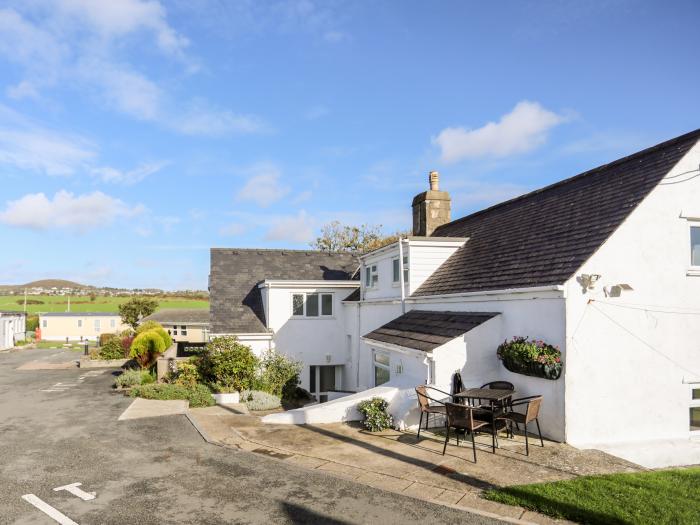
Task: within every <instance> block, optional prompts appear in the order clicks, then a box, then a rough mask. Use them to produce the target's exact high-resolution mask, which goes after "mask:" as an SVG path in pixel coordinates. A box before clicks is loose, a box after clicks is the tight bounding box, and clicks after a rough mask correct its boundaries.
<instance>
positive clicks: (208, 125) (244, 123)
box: [167, 100, 269, 136]
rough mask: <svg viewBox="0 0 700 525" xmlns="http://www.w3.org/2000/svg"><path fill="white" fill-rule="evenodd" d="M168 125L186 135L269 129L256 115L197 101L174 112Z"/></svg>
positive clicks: (251, 131)
mask: <svg viewBox="0 0 700 525" xmlns="http://www.w3.org/2000/svg"><path fill="white" fill-rule="evenodd" d="M167 125H168V126H169V127H170V128H172V129H174V130H175V131H177V132H179V133H182V134H184V135H205V136H207V135H208V136H217V135H225V134H228V133H242V134H254V133H264V132H266V131H269V127H268V125H267V124H266V123H265V122H263V120H262V119H260V118H259V117H256V116H255V115H239V114H236V113H233V112H231V111H228V110H224V109H216V108H211V107H208V106H207V105H206V104H204V103H203V102H202V101H201V100H198V101H195V102H194V103H193V104H191V105H190V108H189V109H187V110H186V111H184V112H181V113H176V114H173V116H172V117H170V118H168V119H167Z"/></svg>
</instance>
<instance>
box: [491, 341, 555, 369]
mask: <svg viewBox="0 0 700 525" xmlns="http://www.w3.org/2000/svg"><path fill="white" fill-rule="evenodd" d="M496 354H497V355H498V358H499V359H501V360H503V359H510V360H512V361H515V362H516V363H541V364H543V365H553V364H555V363H560V362H561V352H560V351H559V348H558V347H556V346H553V345H550V344H548V343H545V342H544V341H540V340H537V339H533V340H532V341H530V340H528V338H527V337H522V336H521V337H514V338H513V339H511V340H510V341H504V342H503V343H501V344H500V345H499V347H498V349H497V350H496Z"/></svg>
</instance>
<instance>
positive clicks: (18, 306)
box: [0, 295, 209, 313]
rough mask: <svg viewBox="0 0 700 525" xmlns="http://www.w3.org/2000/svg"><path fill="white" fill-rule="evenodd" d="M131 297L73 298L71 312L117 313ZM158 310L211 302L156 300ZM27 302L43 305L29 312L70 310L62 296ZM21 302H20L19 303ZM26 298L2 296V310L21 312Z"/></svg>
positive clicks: (38, 297)
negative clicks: (92, 299) (120, 306)
mask: <svg viewBox="0 0 700 525" xmlns="http://www.w3.org/2000/svg"><path fill="white" fill-rule="evenodd" d="M129 299H130V297H96V298H95V300H94V301H90V297H87V296H79V297H71V300H70V309H71V312H117V311H118V306H119V304H120V303H123V302H126V301H128V300H129ZM155 299H156V301H158V304H159V306H158V308H159V309H160V308H209V301H206V300H196V299H188V298H183V297H165V298H158V297H156V298H155ZM27 300H36V301H41V302H42V303H43V304H28V305H27V312H29V313H45V312H65V311H66V310H67V308H68V298H67V297H65V296H60V295H30V296H28V297H27ZM18 301H19V302H18ZM23 301H24V296H20V295H0V310H12V311H17V312H21V311H22V309H23V307H24V306H23V304H22V303H23Z"/></svg>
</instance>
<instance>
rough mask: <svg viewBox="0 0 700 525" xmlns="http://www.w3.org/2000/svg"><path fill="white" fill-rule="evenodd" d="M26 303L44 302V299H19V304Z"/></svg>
mask: <svg viewBox="0 0 700 525" xmlns="http://www.w3.org/2000/svg"><path fill="white" fill-rule="evenodd" d="M25 302H26V304H44V301H40V300H39V299H27V300H26V301H25V300H24V299H17V304H19V305H24V304H25Z"/></svg>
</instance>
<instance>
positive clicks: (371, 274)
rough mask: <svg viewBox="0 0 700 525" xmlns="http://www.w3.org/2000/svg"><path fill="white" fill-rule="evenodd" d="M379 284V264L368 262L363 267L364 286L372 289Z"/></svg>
mask: <svg viewBox="0 0 700 525" xmlns="http://www.w3.org/2000/svg"><path fill="white" fill-rule="evenodd" d="M378 286H379V265H378V264H377V263H373V264H368V265H367V266H366V267H365V288H366V289H368V290H372V289H374V288H377V287H378Z"/></svg>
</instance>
